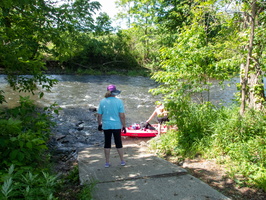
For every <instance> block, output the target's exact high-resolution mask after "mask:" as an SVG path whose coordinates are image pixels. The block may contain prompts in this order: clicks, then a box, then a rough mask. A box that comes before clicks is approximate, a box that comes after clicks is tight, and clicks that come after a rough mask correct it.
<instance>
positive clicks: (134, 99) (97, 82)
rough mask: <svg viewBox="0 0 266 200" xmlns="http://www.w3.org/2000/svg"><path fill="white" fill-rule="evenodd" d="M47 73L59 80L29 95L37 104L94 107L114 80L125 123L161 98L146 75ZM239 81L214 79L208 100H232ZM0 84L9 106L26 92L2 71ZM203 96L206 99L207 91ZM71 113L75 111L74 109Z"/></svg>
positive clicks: (145, 116)
mask: <svg viewBox="0 0 266 200" xmlns="http://www.w3.org/2000/svg"><path fill="white" fill-rule="evenodd" d="M50 77H51V78H55V79H57V80H58V81H59V83H58V84H57V85H55V86H54V87H53V88H52V91H51V92H46V93H45V95H44V97H43V98H42V99H38V98H37V97H32V98H34V99H35V100H36V101H37V104H38V105H40V106H49V105H51V104H53V103H55V102H56V103H57V104H58V105H59V106H60V107H61V108H63V109H64V108H70V107H71V108H72V110H73V108H77V109H85V110H86V109H87V108H89V107H91V106H94V107H97V106H98V103H99V101H100V100H101V99H102V98H103V97H104V94H105V93H106V87H107V85H109V84H115V85H116V86H117V89H119V90H121V91H122V92H121V94H120V95H119V96H118V98H121V99H122V100H123V102H124V104H125V110H126V117H127V125H130V124H132V123H139V122H142V121H145V120H147V119H148V118H149V116H150V115H151V114H152V112H153V110H154V103H155V101H158V100H161V99H160V97H158V96H153V95H152V94H150V93H149V90H150V89H152V88H155V87H156V86H157V84H156V83H155V82H154V81H153V80H151V79H149V78H146V77H128V76H115V75H113V76H91V75H83V76H78V75H52V76H50ZM238 81H239V79H238V78H235V79H232V80H231V81H229V82H226V85H225V87H224V88H222V87H221V86H220V85H219V84H218V82H213V86H211V88H210V93H209V98H210V101H212V102H213V103H215V104H219V103H222V102H226V103H228V102H231V100H232V99H233V98H234V93H235V92H236V86H235V83H236V82H238ZM229 84H230V86H229ZM0 86H1V89H2V90H4V92H5V96H6V100H7V101H8V106H14V105H17V102H18V100H19V95H29V94H19V93H17V92H14V91H12V89H11V88H10V87H9V86H8V84H7V82H6V80H5V76H4V75H0ZM31 96H32V95H31ZM197 98H200V97H197ZM204 98H205V99H207V95H206V94H205V95H204ZM3 105H6V104H3ZM73 114H75V112H74V110H73Z"/></svg>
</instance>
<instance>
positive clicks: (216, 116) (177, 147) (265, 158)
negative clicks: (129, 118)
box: [151, 100, 266, 191]
mask: <svg viewBox="0 0 266 200" xmlns="http://www.w3.org/2000/svg"><path fill="white" fill-rule="evenodd" d="M167 108H168V110H169V111H170V116H171V123H172V124H176V125H177V126H178V131H176V132H170V133H167V134H165V135H164V136H162V137H160V139H159V140H158V139H157V140H156V141H152V142H151V148H156V151H157V152H158V153H160V155H175V156H182V157H183V158H185V157H194V156H197V155H199V154H200V155H202V156H204V157H212V158H217V159H219V161H220V162H221V161H222V162H223V163H225V164H227V166H228V167H229V169H230V171H229V175H230V176H231V177H233V178H236V180H238V182H239V183H242V184H246V185H251V186H256V187H259V188H262V189H264V190H265V191H266V120H265V118H266V116H265V114H264V113H263V112H258V111H254V110H249V111H247V112H246V114H245V116H243V117H242V116H240V115H239V107H237V106H231V107H220V108H217V107H215V106H213V105H211V104H210V103H205V104H195V103H191V102H189V101H186V100H175V101H172V102H169V103H168V104H167Z"/></svg>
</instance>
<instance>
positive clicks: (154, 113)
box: [146, 110, 157, 122]
mask: <svg viewBox="0 0 266 200" xmlns="http://www.w3.org/2000/svg"><path fill="white" fill-rule="evenodd" d="M156 115H157V111H156V110H155V111H154V112H153V113H152V115H151V116H150V118H149V119H148V120H147V121H146V122H149V121H151V119H152V118H153V117H155V116H156Z"/></svg>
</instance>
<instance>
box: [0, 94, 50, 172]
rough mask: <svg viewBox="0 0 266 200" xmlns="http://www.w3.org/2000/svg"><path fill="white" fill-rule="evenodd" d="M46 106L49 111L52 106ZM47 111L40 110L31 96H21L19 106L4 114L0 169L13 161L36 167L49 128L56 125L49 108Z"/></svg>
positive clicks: (16, 163) (25, 166)
mask: <svg viewBox="0 0 266 200" xmlns="http://www.w3.org/2000/svg"><path fill="white" fill-rule="evenodd" d="M45 109H47V111H48V109H53V108H52V106H51V108H45ZM47 114H48V115H47ZM47 114H45V113H42V114H41V113H40V112H38V111H37V108H36V107H35V106H34V105H33V103H32V102H31V101H30V100H29V98H28V97H26V98H23V97H21V99H20V106H19V107H17V108H14V109H12V110H8V111H7V112H6V113H4V114H2V115H3V118H2V119H1V120H0V128H1V134H0V149H1V153H0V158H1V163H0V165H1V169H4V168H5V167H8V166H10V165H11V164H14V165H16V166H20V167H22V168H29V167H37V166H38V165H39V164H40V163H41V162H43V160H44V158H45V156H44V152H45V151H46V150H47V146H46V143H47V141H48V139H49V136H50V128H51V126H52V125H53V124H52V123H51V121H50V120H49V113H48V112H47Z"/></svg>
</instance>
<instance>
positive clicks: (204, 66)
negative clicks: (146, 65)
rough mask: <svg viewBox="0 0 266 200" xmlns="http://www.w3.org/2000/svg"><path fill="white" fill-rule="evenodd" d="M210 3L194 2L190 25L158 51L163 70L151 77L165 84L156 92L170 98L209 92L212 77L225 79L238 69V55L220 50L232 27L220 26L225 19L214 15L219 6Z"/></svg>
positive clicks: (184, 27)
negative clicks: (171, 42) (170, 44)
mask: <svg viewBox="0 0 266 200" xmlns="http://www.w3.org/2000/svg"><path fill="white" fill-rule="evenodd" d="M212 3H213V2H212V1H211V2H206V1H204V2H202V3H198V4H194V5H193V7H192V16H193V18H192V19H191V22H190V24H188V25H185V26H183V27H182V28H181V29H180V33H179V34H178V38H177V39H176V42H175V43H173V47H164V48H163V49H162V50H161V60H162V61H161V67H162V70H161V71H158V72H155V73H154V74H153V78H154V79H155V80H156V81H158V82H161V83H164V84H162V85H160V87H159V88H158V89H155V90H153V91H154V92H155V93H164V94H166V98H170V99H174V98H176V97H181V96H182V97H184V96H187V97H190V96H191V94H193V93H198V92H202V91H204V90H207V91H208V90H209V86H210V85H211V81H210V80H211V79H212V78H216V79H220V80H224V79H226V78H228V77H229V75H230V74H233V73H236V72H238V71H237V69H236V67H237V66H239V60H238V57H237V56H236V57H235V58H234V57H232V55H231V54H230V53H229V52H228V53H226V54H225V53H223V54H221V53H220V51H221V49H222V50H224V49H223V47H225V44H226V43H225V42H226V41H227V36H228V34H229V33H230V31H232V30H233V28H231V27H228V26H227V27H226V29H223V28H224V27H223V26H224V25H223V22H224V21H225V19H224V18H221V17H220V16H218V15H217V14H216V13H217V12H218V7H213V6H211V5H212ZM218 41H219V42H218ZM222 44H224V45H223V46H221V45H222ZM228 51H231V52H233V50H228ZM224 52H225V51H224ZM225 61H226V62H225ZM225 63H226V64H225ZM205 100H208V99H205Z"/></svg>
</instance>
